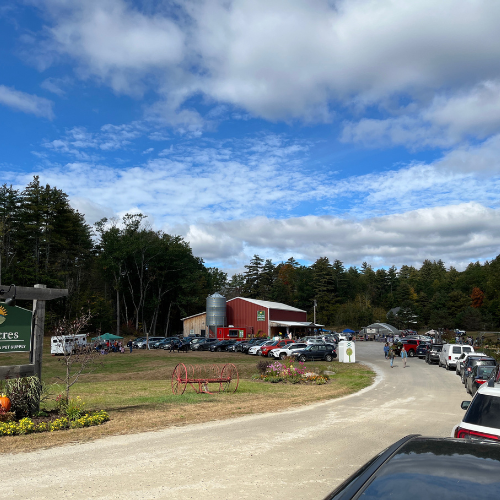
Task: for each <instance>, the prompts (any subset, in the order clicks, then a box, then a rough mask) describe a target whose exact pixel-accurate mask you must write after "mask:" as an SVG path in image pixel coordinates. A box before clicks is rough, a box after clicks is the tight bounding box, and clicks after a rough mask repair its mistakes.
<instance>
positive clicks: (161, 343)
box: [149, 337, 174, 349]
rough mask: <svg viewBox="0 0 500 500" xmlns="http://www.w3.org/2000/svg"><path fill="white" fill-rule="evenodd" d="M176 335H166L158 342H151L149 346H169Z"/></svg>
mask: <svg viewBox="0 0 500 500" xmlns="http://www.w3.org/2000/svg"><path fill="white" fill-rule="evenodd" d="M173 338H174V337H165V338H163V339H161V340H158V341H156V342H153V343H152V344H151V343H150V344H149V346H150V347H152V348H153V349H163V348H164V347H165V346H166V345H167V346H169V345H170V342H171V341H172V339H173Z"/></svg>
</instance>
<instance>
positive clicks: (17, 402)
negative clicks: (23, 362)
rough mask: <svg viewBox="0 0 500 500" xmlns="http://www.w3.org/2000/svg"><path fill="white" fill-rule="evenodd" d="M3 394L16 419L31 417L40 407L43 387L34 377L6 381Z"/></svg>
mask: <svg viewBox="0 0 500 500" xmlns="http://www.w3.org/2000/svg"><path fill="white" fill-rule="evenodd" d="M5 392H6V393H7V396H8V397H9V398H10V402H11V403H12V410H13V411H14V412H15V414H16V418H17V419H21V418H24V417H31V416H33V415H34V414H35V413H36V412H37V411H38V409H39V407H40V400H41V397H42V393H43V386H42V383H41V382H40V379H39V378H38V377H36V376H33V377H24V378H14V379H9V380H7V382H6V384H5Z"/></svg>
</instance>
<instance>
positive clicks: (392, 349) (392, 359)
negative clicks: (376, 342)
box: [389, 346, 395, 368]
mask: <svg viewBox="0 0 500 500" xmlns="http://www.w3.org/2000/svg"><path fill="white" fill-rule="evenodd" d="M394 356H395V353H394V346H392V347H391V348H390V349H389V359H390V360H391V368H394Z"/></svg>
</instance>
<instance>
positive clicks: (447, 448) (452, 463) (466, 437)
mask: <svg viewBox="0 0 500 500" xmlns="http://www.w3.org/2000/svg"><path fill="white" fill-rule="evenodd" d="M409 341H412V342H409ZM400 348H401V349H405V350H406V351H407V353H408V355H409V356H418V357H419V358H421V359H425V361H426V363H429V364H437V365H438V366H440V367H443V368H446V369H447V370H453V369H454V370H455V373H456V374H457V375H458V376H460V378H461V380H462V382H463V383H464V385H465V387H466V390H467V392H469V393H471V394H474V397H473V399H472V401H463V402H462V408H463V409H464V410H466V413H465V416H464V418H463V420H462V422H461V423H460V424H459V425H457V426H456V427H455V428H454V429H453V432H452V437H450V438H424V437H422V436H418V435H412V436H406V437H405V438H403V439H401V440H399V441H398V442H396V443H394V444H393V445H392V446H390V447H389V448H387V449H386V450H384V451H383V452H381V453H380V454H379V455H377V456H376V457H374V458H373V459H371V460H370V461H369V462H367V463H366V464H365V465H364V466H362V467H361V468H360V469H359V470H358V471H356V472H355V473H354V474H353V475H352V476H350V477H349V478H348V479H347V480H346V481H344V482H343V483H342V484H341V485H340V486H339V487H338V488H336V489H335V490H334V491H333V492H332V493H330V494H329V495H328V496H327V497H326V498H325V500H351V499H355V498H370V499H384V500H385V499H386V498H411V499H419V500H420V499H422V500H423V499H429V498H487V497H495V496H497V495H498V493H500V367H499V366H498V365H497V363H496V361H495V359H493V358H492V357H490V356H487V355H486V354H485V353H481V352H475V351H474V349H473V348H472V347H471V346H468V345H457V344H430V343H428V342H424V341H421V339H406V343H405V344H402V345H401V344H400ZM410 352H411V353H412V354H410Z"/></svg>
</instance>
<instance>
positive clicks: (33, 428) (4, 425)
mask: <svg viewBox="0 0 500 500" xmlns="http://www.w3.org/2000/svg"><path fill="white" fill-rule="evenodd" d="M108 420H109V415H108V414H107V412H105V411H104V410H101V411H97V412H95V413H86V414H85V415H82V416H81V417H79V418H77V419H75V420H70V419H69V418H68V417H60V418H56V419H55V420H52V421H42V422H38V423H36V422H34V421H33V420H32V419H31V418H22V419H21V420H19V422H0V436H17V435H22V434H31V433H33V432H47V431H49V432H53V431H59V430H63V429H78V428H81V427H91V426H93V425H101V424H103V423H104V422H107V421H108Z"/></svg>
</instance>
